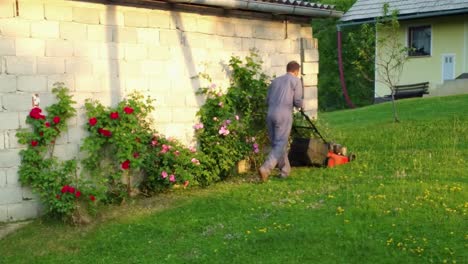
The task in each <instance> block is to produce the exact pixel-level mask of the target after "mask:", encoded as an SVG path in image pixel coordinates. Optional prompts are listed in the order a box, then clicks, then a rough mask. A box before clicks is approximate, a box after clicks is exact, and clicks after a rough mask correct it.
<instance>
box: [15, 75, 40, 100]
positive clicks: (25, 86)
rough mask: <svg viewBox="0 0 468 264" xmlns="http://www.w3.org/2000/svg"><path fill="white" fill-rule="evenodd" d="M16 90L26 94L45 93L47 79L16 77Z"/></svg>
mask: <svg viewBox="0 0 468 264" xmlns="http://www.w3.org/2000/svg"><path fill="white" fill-rule="evenodd" d="M17 89H18V91H20V92H26V93H33V92H46V91H47V77H46V76H44V75H24V76H18V88H17ZM29 101H31V100H29ZM30 104H31V103H30Z"/></svg>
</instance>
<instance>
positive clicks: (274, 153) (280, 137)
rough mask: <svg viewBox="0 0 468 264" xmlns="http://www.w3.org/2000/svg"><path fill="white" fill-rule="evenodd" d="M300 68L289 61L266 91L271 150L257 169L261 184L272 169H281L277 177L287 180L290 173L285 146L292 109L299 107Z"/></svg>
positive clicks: (300, 96) (300, 101)
mask: <svg viewBox="0 0 468 264" xmlns="http://www.w3.org/2000/svg"><path fill="white" fill-rule="evenodd" d="M300 67H301V66H300V65H299V63H297V62H295V61H291V62H289V63H288V65H287V66H286V71H287V73H286V74H285V75H283V76H280V77H278V78H276V79H274V80H273V81H272V82H271V84H270V87H269V89H268V95H267V104H268V115H267V126H268V136H269V137H270V141H271V151H270V153H269V154H268V157H267V159H266V161H265V163H263V165H262V166H261V167H260V169H259V174H260V177H261V179H262V181H264V182H265V181H267V180H268V176H269V175H270V173H271V170H272V169H274V168H275V167H276V166H278V167H279V169H280V170H281V175H280V177H281V178H286V177H288V175H289V173H290V171H291V166H290V165H289V160H288V153H287V147H288V139H289V134H290V133H291V127H292V121H293V106H295V107H297V108H302V107H303V105H302V104H303V101H302V82H301V80H300V79H299V78H298V76H299V69H300Z"/></svg>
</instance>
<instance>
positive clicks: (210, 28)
mask: <svg viewBox="0 0 468 264" xmlns="http://www.w3.org/2000/svg"><path fill="white" fill-rule="evenodd" d="M197 24H198V27H197V30H196V31H197V32H200V33H204V34H214V33H215V32H216V21H215V20H213V19H209V18H199V19H198V20H197Z"/></svg>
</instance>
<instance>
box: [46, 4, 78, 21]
mask: <svg viewBox="0 0 468 264" xmlns="http://www.w3.org/2000/svg"><path fill="white" fill-rule="evenodd" d="M44 12H45V18H46V19H47V20H48V21H52V20H53V21H72V20H73V12H72V7H71V6H58V5H56V4H46V5H45V6H44Z"/></svg>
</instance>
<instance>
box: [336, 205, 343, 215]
mask: <svg viewBox="0 0 468 264" xmlns="http://www.w3.org/2000/svg"><path fill="white" fill-rule="evenodd" d="M344 211H345V210H344V208H342V207H341V206H338V208H336V215H340V214H343V213H344Z"/></svg>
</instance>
